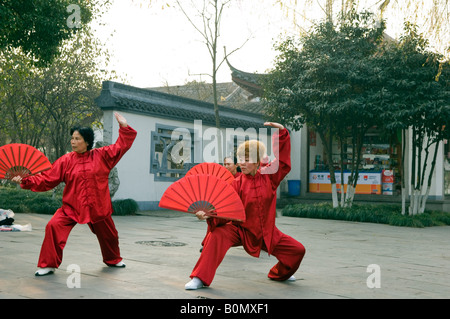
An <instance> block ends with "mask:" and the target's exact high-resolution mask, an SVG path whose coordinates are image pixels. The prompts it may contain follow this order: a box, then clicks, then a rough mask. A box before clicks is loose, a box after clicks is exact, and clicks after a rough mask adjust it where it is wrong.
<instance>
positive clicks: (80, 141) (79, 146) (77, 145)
mask: <svg viewBox="0 0 450 319" xmlns="http://www.w3.org/2000/svg"><path fill="white" fill-rule="evenodd" d="M70 145H71V146H72V151H74V152H77V153H80V154H82V153H84V152H86V151H87V143H86V141H85V140H84V138H83V136H81V134H80V133H79V132H78V131H74V132H73V134H72V138H71V140H70Z"/></svg>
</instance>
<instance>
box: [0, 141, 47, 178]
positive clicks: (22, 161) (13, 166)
mask: <svg viewBox="0 0 450 319" xmlns="http://www.w3.org/2000/svg"><path fill="white" fill-rule="evenodd" d="M50 168H52V164H51V163H50V162H49V160H48V159H47V157H46V156H45V155H44V154H43V153H42V152H41V151H39V150H37V149H35V148H34V147H33V146H30V145H27V144H16V143H15V144H7V145H4V146H2V147H0V179H12V178H13V177H15V176H21V177H22V178H24V177H27V176H30V175H34V174H37V173H40V172H43V171H45V170H48V169H50Z"/></svg>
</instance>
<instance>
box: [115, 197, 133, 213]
mask: <svg viewBox="0 0 450 319" xmlns="http://www.w3.org/2000/svg"><path fill="white" fill-rule="evenodd" d="M112 204H113V214H114V215H134V214H136V213H137V212H138V211H139V206H138V204H137V203H136V201H135V200H133V199H130V198H129V199H118V200H115V201H113V202H112Z"/></svg>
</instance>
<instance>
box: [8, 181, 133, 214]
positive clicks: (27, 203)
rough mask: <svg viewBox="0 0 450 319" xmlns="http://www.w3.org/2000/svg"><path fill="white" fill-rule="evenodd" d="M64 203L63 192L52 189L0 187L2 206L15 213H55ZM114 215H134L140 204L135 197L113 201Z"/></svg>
mask: <svg viewBox="0 0 450 319" xmlns="http://www.w3.org/2000/svg"><path fill="white" fill-rule="evenodd" d="M61 205H62V196H61V194H55V195H53V192H52V191H48V192H42V193H34V192H30V191H26V190H22V189H16V188H9V187H0V208H1V209H11V210H12V211H13V212H14V213H37V214H54V213H55V212H56V210H57V209H58V208H60V207H61ZM112 205H113V214H114V215H134V214H136V213H137V212H138V211H139V206H138V204H137V203H136V201H134V200H133V199H121V200H115V201H113V202H112Z"/></svg>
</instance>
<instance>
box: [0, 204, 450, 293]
mask: <svg viewBox="0 0 450 319" xmlns="http://www.w3.org/2000/svg"><path fill="white" fill-rule="evenodd" d="M50 218H51V216H50V215H39V214H16V215H15V222H14V224H20V225H25V224H28V223H31V225H32V228H33V230H32V231H31V232H0V252H1V256H0V274H1V276H0V299H10V298H14V299H21V298H27V299H28V298H31V299H55V298H57V299H110V298H112V299H184V300H194V299H204V298H205V299H206V298H211V299H235V300H237V299H239V300H245V299H247V300H249V299H394V298H395V299H397V298H402V299H416V298H421V299H435V298H438V299H440V298H442V299H444V298H445V299H447V298H450V272H449V270H450V249H449V247H450V244H449V243H450V226H441V227H431V228H406V227H395V226H389V225H381V224H369V223H357V222H345V221H334V220H319V219H305V218H295V217H283V216H280V217H278V218H277V222H276V224H277V226H278V228H279V229H280V230H281V231H283V232H285V233H286V234H288V235H290V236H292V237H294V238H296V239H297V240H298V241H300V242H301V243H302V244H303V245H304V246H305V247H306V255H305V258H304V259H303V262H302V265H301V266H300V268H299V270H298V271H297V273H296V274H295V276H296V278H297V280H296V281H295V282H289V283H288V282H275V281H271V280H270V279H268V278H267V273H268V271H269V269H270V268H271V267H272V266H273V265H274V264H275V263H276V259H275V258H274V257H273V256H268V255H267V254H265V253H264V252H262V254H261V257H260V258H254V257H251V256H249V255H247V253H246V252H245V251H244V249H243V248H242V247H234V248H231V249H230V250H229V251H228V253H227V255H226V256H225V259H224V261H223V262H222V264H221V265H220V267H219V269H218V270H217V274H216V277H215V279H214V281H213V283H212V284H211V286H210V287H208V288H203V289H200V290H195V291H186V290H184V284H185V283H186V282H187V281H189V274H190V272H191V271H192V268H193V267H194V265H195V263H196V261H197V259H198V257H199V254H200V253H199V249H200V243H201V241H202V239H203V237H204V235H205V232H206V224H205V222H202V221H198V220H197V219H196V218H195V216H193V215H190V214H184V213H179V212H172V211H156V212H142V213H140V214H139V215H137V216H115V217H113V219H114V221H115V223H116V226H117V229H118V231H119V240H120V248H121V253H122V256H123V258H124V262H125V263H126V265H127V267H126V268H125V269H114V268H109V267H106V266H105V265H104V264H103V263H102V260H101V254H100V249H99V246H98V242H97V239H96V237H95V235H93V234H92V233H91V231H90V230H89V227H88V226H87V225H77V226H75V227H74V229H73V231H72V233H71V234H70V236H69V239H68V243H67V245H66V247H65V249H64V256H63V263H62V264H61V267H60V268H59V269H58V270H57V271H56V272H55V274H54V275H50V276H45V277H35V276H34V271H35V270H36V263H37V258H38V255H39V251H40V246H41V244H42V240H43V237H44V229H45V225H46V224H47V222H48V220H49V219H50ZM370 265H375V266H370ZM71 267H75V268H71ZM368 267H369V268H368ZM373 267H375V268H373ZM377 267H378V268H377ZM78 271H79V272H78ZM378 274H379V275H380V276H379V277H376V275H378ZM75 276H78V277H75ZM75 278H79V281H78V282H79V286H80V288H69V287H68V286H70V285H72V286H74V285H75V284H76V283H77V281H75ZM377 279H379V280H377ZM68 282H69V283H68ZM378 282H379V283H380V287H379V288H370V287H369V286H370V285H374V284H376V283H378ZM368 283H369V286H368Z"/></svg>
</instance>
